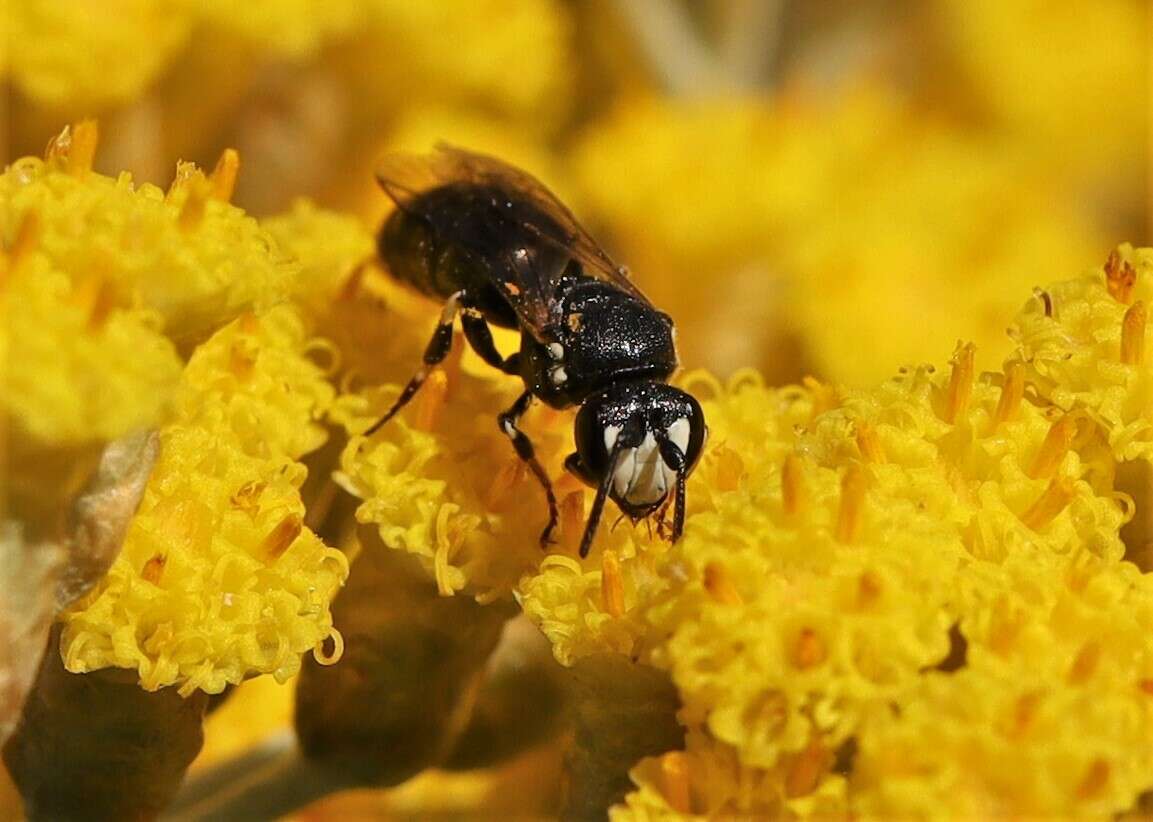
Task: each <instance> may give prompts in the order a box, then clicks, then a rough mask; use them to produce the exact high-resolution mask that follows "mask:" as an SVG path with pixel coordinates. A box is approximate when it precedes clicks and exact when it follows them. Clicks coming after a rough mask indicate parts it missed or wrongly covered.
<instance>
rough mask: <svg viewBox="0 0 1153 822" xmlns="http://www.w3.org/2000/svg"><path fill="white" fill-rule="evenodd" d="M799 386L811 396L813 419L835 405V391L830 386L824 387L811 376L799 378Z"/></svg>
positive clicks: (824, 385) (823, 384)
mask: <svg viewBox="0 0 1153 822" xmlns="http://www.w3.org/2000/svg"><path fill="white" fill-rule="evenodd" d="M801 385H803V386H804V387H805V388H807V389H808V390H809V393H810V394H812V395H813V417H814V418H816V417H819V416H820V415H821V414H823V413H825V412H826V411H828V410H829V409H831V408H835V407H836V405H837V390H836V389H835V388H833V387H832V386H831V385H826V384H825V383H822V382H821V381H820V380H818V379H817V378H816V377H813V376H805V377H802V378H801Z"/></svg>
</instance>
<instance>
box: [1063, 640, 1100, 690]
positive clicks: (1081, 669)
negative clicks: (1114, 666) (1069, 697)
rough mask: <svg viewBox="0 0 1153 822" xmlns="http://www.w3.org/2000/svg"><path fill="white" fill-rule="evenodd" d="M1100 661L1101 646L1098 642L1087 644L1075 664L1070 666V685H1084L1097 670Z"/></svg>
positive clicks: (1079, 653) (1076, 658)
mask: <svg viewBox="0 0 1153 822" xmlns="http://www.w3.org/2000/svg"><path fill="white" fill-rule="evenodd" d="M1100 659H1101V646H1100V645H1098V644H1097V643H1096V642H1087V643H1085V645H1084V646H1083V647H1082V648H1081V650H1080V651H1079V652H1078V653H1077V656H1076V657H1075V658H1074V659H1073V664H1072V665H1071V666H1069V677H1068V682H1069V684H1070V685H1083V684H1084V683H1085V682H1086V681H1087V680H1088V679H1089V677H1091V676H1093V672H1094V671H1095V670H1097V663H1098V662H1099V661H1100Z"/></svg>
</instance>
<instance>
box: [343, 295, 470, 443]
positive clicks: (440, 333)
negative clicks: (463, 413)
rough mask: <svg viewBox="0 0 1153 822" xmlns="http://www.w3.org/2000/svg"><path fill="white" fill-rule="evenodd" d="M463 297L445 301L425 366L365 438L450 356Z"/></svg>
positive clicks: (395, 412) (454, 297)
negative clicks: (455, 323) (453, 333)
mask: <svg viewBox="0 0 1153 822" xmlns="http://www.w3.org/2000/svg"><path fill="white" fill-rule="evenodd" d="M463 297H464V292H463V291H458V292H456V293H455V294H453V295H452V296H451V297H449V298H448V300H447V301H445V304H444V308H443V309H442V310H441V312H440V322H439V323H437V326H436V330H435V331H433V332H432V339H430V340H429V341H428V346H427V347H426V348H425V349H424V364H423V365H422V366H421V367H420V370H419V371H417V372H416V374H414V375H413V377H412V379H410V380H409V381H408V385H406V386H405V387H404V390H403V391H401V392H400V396H399V397H397V398H396V402H394V403H393V404H392V407H391V408H389V409H388V411H387V412H385V415H384V416H383V417H381V418H380V419H379V420H377V421H376V422H374V423H373V424H372V426H371V427H370V428H369V429H368V430H367V431H365V432H364V436H366V437H369V436H372V435H373V434H374V433H376V431H377V430H378V429H379V428H380V427H381V426H383V425H384V424H385V423H386V422H388V421H389V420H391V419H392V418H393V417H395V416H396V414H397V412H398V411H400V409H402V408H404V407H405V406H406V405H408V402H409V400H411V399H412V398H413V397H414V396H416V392H417V391H419V390H420V387H421V386H422V385H424V381H425V380H426V379H428V375H429V372H431V371H432V369H433V368H434V367H435V366H437V365H439V364H440V363H441V362H443V361H444V358H445V357H447V356H448V352H449V351H451V350H452V325H453V323H454V322H455V321H456V315H457V314H458V313H459V312H460V304H461V300H462V298H463Z"/></svg>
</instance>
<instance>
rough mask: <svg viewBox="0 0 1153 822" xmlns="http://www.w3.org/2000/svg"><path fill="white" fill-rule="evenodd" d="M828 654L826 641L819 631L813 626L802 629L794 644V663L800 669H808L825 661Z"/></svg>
mask: <svg viewBox="0 0 1153 822" xmlns="http://www.w3.org/2000/svg"><path fill="white" fill-rule="evenodd" d="M827 655H828V652H827V651H826V650H825V643H824V642H823V641H822V640H821V638H820V636H818V635H817V632H816V631H814V630H813V629H812V628H804V629H802V630H801V633H800V634H798V635H797V641H796V643H795V644H794V645H793V665H795V666H796V667H797V669H798V670H801V671H807V670H808V669H810V668H815V667H817V666H818V665H820V664H821V663H822V662H824V661H825V657H826V656H827Z"/></svg>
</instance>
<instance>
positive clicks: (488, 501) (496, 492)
mask: <svg viewBox="0 0 1153 822" xmlns="http://www.w3.org/2000/svg"><path fill="white" fill-rule="evenodd" d="M524 472H525V465H524V462H523V461H522V460H520V459H510V460H508V461H507V462H506V463H505V464H504V465H502V466H501V467H500V470H499V471H497V472H496V476H495V477H493V479H492V484H491V485H490V486H489V487H488V494H487V495H486V496H485V508H488V509H496V508H500V507H502V506H503V505H504V504H505V503H506V502H507V501H508V498H509V493H510V492H511V491H512V489H513V488H515V487H516V486H517V485H519V484H520V483H521V481H522V480H523V479H524Z"/></svg>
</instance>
